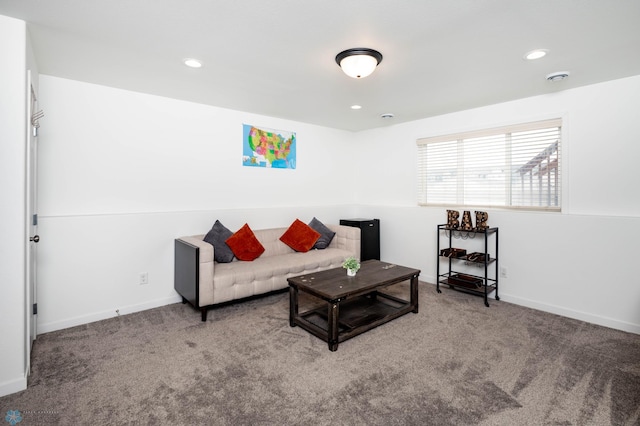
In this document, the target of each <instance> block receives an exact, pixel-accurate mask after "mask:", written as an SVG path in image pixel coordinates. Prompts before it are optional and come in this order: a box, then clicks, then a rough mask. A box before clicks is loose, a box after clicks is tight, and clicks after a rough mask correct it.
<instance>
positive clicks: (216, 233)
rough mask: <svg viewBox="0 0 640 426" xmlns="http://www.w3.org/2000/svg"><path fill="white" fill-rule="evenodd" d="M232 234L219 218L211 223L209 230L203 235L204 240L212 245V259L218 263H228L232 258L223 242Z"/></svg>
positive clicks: (229, 250) (230, 252)
mask: <svg viewBox="0 0 640 426" xmlns="http://www.w3.org/2000/svg"><path fill="white" fill-rule="evenodd" d="M232 235H233V232H231V231H229V230H228V229H227V228H226V227H225V226H224V225H223V224H222V223H220V221H219V220H216V223H214V224H213V227H212V228H211V230H210V231H209V232H208V233H207V235H205V237H204V241H206V242H207V243H209V244H211V245H212V246H213V260H215V261H216V262H218V263H229V262H231V261H232V260H233V252H232V251H231V249H230V248H229V246H228V245H227V243H225V241H226V240H227V238H229V237H230V236H232Z"/></svg>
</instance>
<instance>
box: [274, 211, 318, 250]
mask: <svg viewBox="0 0 640 426" xmlns="http://www.w3.org/2000/svg"><path fill="white" fill-rule="evenodd" d="M318 238H320V233H319V232H318V231H316V230H315V229H313V228H312V227H310V226H309V225H307V224H306V223H304V222H302V221H300V220H298V219H296V220H294V221H293V223H292V224H291V226H289V229H287V231H286V232H285V233H284V234H282V236H281V237H280V241H282V242H283V243H285V244H286V245H288V246H289V247H291V248H292V249H294V250H295V251H300V252H302V253H305V252H307V251H309V250H311V248H312V247H313V245H314V244H315V243H316V241H318Z"/></svg>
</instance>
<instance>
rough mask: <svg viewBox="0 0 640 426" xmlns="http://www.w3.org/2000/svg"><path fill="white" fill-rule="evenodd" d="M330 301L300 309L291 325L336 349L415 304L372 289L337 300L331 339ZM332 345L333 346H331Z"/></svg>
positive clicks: (408, 309)
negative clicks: (306, 309) (304, 310)
mask: <svg viewBox="0 0 640 426" xmlns="http://www.w3.org/2000/svg"><path fill="white" fill-rule="evenodd" d="M333 306H334V305H333V304H331V303H329V304H328V306H322V307H320V308H316V309H312V310H309V311H307V312H303V313H300V314H299V315H297V316H295V317H294V318H293V324H292V325H298V326H300V327H301V328H303V329H305V330H307V331H308V332H309V333H311V334H313V335H315V336H316V337H318V338H320V339H322V340H324V341H326V342H328V343H329V347H330V349H331V350H336V349H337V347H338V343H342V342H344V341H345V340H348V339H350V338H352V337H354V336H357V335H358V334H361V333H364V332H365V331H367V330H371V329H372V328H375V327H377V326H379V325H381V324H384V323H387V322H389V321H391V320H393V319H395V318H398V317H399V316H402V315H404V314H406V313H409V312H415V310H416V309H415V307H414V306H413V305H411V303H409V302H408V301H406V300H402V299H399V298H396V297H394V296H391V295H388V294H385V293H381V292H377V291H376V292H373V293H369V294H366V295H363V296H359V297H356V298H354V299H351V300H345V301H343V302H341V303H340V304H339V307H338V308H336V309H339V310H340V311H339V312H338V321H337V328H338V333H337V341H335V342H332V341H331V338H330V336H331V333H330V330H329V318H330V314H331V310H332V309H334V308H333ZM334 348H335V349H334Z"/></svg>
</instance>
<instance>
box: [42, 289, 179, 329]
mask: <svg viewBox="0 0 640 426" xmlns="http://www.w3.org/2000/svg"><path fill="white" fill-rule="evenodd" d="M181 301H182V298H181V297H180V296H179V295H176V296H171V297H167V298H164V299H155V300H151V301H148V302H145V303H138V304H136V305H128V306H122V307H118V308H117V309H118V312H119V313H116V309H115V308H114V309H113V310H109V311H102V312H95V313H92V314H89V315H82V316H78V317H74V318H69V319H65V320H62V321H54V322H49V323H42V324H38V334H44V333H50V332H52V331H57V330H63V329H65V328H71V327H76V326H78V325H84V324H89V323H91V322H96V321H101V320H105V319H108V318H113V317H116V316H118V315H128V314H132V313H134V312H140V311H146V310H147V309H153V308H159V307H160V306H165V305H171V304H173V303H178V302H181Z"/></svg>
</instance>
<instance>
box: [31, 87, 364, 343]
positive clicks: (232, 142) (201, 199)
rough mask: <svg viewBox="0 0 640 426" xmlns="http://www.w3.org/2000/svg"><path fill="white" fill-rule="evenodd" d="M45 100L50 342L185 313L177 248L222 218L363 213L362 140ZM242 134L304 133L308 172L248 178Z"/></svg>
mask: <svg viewBox="0 0 640 426" xmlns="http://www.w3.org/2000/svg"><path fill="white" fill-rule="evenodd" d="M40 98H41V100H42V106H43V108H44V109H45V111H46V117H47V120H46V123H44V122H43V124H42V127H41V129H40V130H41V132H40V170H39V171H40V173H39V182H40V187H39V189H40V200H39V201H40V228H39V232H40V236H41V242H40V243H39V258H38V260H39V265H38V277H39V285H38V287H39V294H38V296H39V303H38V325H39V330H40V332H46V331H51V330H56V329H60V328H65V327H69V326H73V325H78V324H83V323H86V322H89V321H94V320H98V319H103V318H107V317H111V316H114V315H116V313H115V311H116V309H118V310H119V311H120V313H121V314H124V313H129V312H133V311H137V310H141V309H147V308H150V307H154V306H160V305H164V304H167V303H172V302H177V301H179V300H180V299H179V298H178V296H177V294H176V293H175V292H174V290H173V241H174V239H175V238H176V237H178V236H182V235H192V234H200V233H206V232H207V231H208V230H209V228H210V227H211V225H212V224H213V222H214V221H215V220H216V219H220V220H221V221H222V222H223V223H224V224H225V225H226V226H227V227H229V229H231V230H235V229H238V228H239V227H240V226H242V225H243V224H244V223H245V222H247V223H249V225H250V226H251V227H253V228H255V229H260V228H267V227H273V226H288V225H289V224H290V223H291V222H292V221H293V219H295V218H296V217H299V218H300V219H301V220H303V221H305V222H308V221H310V220H311V219H312V218H313V216H317V217H318V218H319V219H320V220H322V221H323V222H327V223H337V222H338V220H339V219H340V218H341V217H344V216H352V214H353V212H354V210H353V203H352V197H353V195H352V194H351V193H350V192H347V191H344V190H342V188H343V186H344V183H345V181H351V180H352V179H353V177H354V171H353V167H352V166H351V165H350V158H351V156H350V155H346V154H345V152H348V150H349V149H350V147H352V143H351V141H352V138H353V134H351V133H349V132H344V131H339V130H334V129H328V128H323V127H318V126H312V125H309V124H303V123H298V122H292V121H287V120H281V119H276V118H269V117H264V116H258V115H252V114H248V113H243V112H238V111H231V110H225V109H221V108H215V107H210V106H205V105H200V104H194V103H189V102H183V101H178V100H173V99H168V98H162V97H157V96H150V95H145V94H140V93H135V92H130V91H124V90H117V89H112V88H107V87H104V86H97V85H92V84H87V83H81V82H77V81H72V80H66V79H60V78H56V77H51V76H44V75H43V76H41V78H40ZM292 101H293V102H295V100H292ZM243 123H246V124H254V125H258V126H263V127H269V128H274V129H282V130H290V131H295V132H296V134H297V168H296V169H295V170H282V169H279V170H278V169H274V170H270V169H264V168H251V167H243V166H242V162H241V159H242V124H243ZM141 272H147V273H148V274H149V284H148V285H145V286H141V285H139V283H138V277H139V274H140V273H141ZM197 316H198V314H197V312H195V311H194V318H196V317H197Z"/></svg>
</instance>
